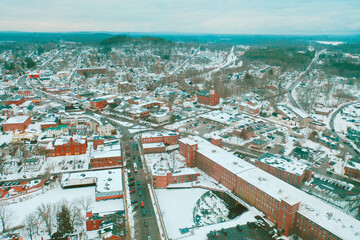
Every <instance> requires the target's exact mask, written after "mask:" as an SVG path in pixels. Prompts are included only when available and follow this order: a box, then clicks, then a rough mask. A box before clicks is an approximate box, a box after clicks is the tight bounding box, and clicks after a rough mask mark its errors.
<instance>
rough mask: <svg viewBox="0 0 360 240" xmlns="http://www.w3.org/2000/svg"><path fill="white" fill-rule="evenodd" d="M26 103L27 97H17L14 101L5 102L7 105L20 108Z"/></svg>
mask: <svg viewBox="0 0 360 240" xmlns="http://www.w3.org/2000/svg"><path fill="white" fill-rule="evenodd" d="M24 102H25V97H23V96H15V97H13V98H12V99H9V100H6V101H4V104H5V105H11V104H15V105H16V106H19V105H21V104H22V103H24Z"/></svg>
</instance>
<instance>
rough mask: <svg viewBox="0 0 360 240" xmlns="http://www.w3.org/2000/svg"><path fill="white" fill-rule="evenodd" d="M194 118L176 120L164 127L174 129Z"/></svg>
mask: <svg viewBox="0 0 360 240" xmlns="http://www.w3.org/2000/svg"><path fill="white" fill-rule="evenodd" d="M194 120H195V119H188V120H183V121H180V122H176V123H173V124H169V125H166V126H165V127H164V128H165V129H168V130H176V129H179V128H180V127H182V126H185V125H186V124H187V123H188V122H191V121H194Z"/></svg>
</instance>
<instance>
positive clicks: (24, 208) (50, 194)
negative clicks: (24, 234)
mask: <svg viewBox="0 0 360 240" xmlns="http://www.w3.org/2000/svg"><path fill="white" fill-rule="evenodd" d="M94 192H95V187H82V188H69V189H62V188H61V187H60V186H58V187H56V188H55V189H53V190H49V191H47V192H45V193H44V194H41V191H40V195H37V196H34V197H33V198H31V199H29V200H25V201H22V202H19V203H16V204H11V205H7V206H6V208H7V209H10V210H11V211H13V212H14V218H13V221H12V224H11V225H12V226H17V225H20V224H22V223H23V221H24V219H25V217H26V216H27V215H28V214H30V213H32V212H34V211H35V210H36V209H37V207H39V206H40V205H41V204H42V203H45V204H46V203H57V202H59V201H61V200H62V199H66V200H68V201H72V200H74V199H76V198H81V197H85V198H88V197H89V198H91V200H92V201H93V202H95V194H94ZM37 194H39V193H37ZM106 202H107V201H104V205H106ZM99 208H100V207H99Z"/></svg>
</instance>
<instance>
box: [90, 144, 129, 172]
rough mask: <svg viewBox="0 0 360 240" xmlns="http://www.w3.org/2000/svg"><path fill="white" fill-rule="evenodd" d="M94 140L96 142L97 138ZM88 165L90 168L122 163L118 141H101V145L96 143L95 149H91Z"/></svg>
mask: <svg viewBox="0 0 360 240" xmlns="http://www.w3.org/2000/svg"><path fill="white" fill-rule="evenodd" d="M94 142H95V143H97V142H98V140H95V141H94ZM94 148H95V147H94ZM90 165H91V168H101V167H109V166H119V165H122V154H121V146H120V142H119V141H118V140H112V141H106V142H105V141H103V143H102V144H101V145H99V144H96V151H92V152H91V154H90Z"/></svg>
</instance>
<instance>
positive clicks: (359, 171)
mask: <svg viewBox="0 0 360 240" xmlns="http://www.w3.org/2000/svg"><path fill="white" fill-rule="evenodd" d="M344 170H345V175H346V176H349V177H353V178H356V179H360V163H357V162H353V161H351V162H350V161H349V162H348V163H347V164H346V166H345V167H344Z"/></svg>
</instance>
